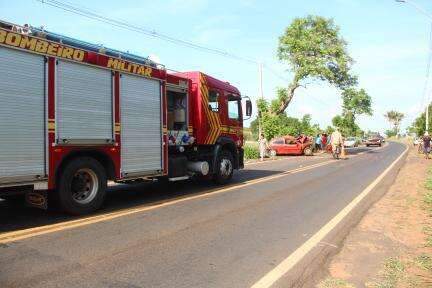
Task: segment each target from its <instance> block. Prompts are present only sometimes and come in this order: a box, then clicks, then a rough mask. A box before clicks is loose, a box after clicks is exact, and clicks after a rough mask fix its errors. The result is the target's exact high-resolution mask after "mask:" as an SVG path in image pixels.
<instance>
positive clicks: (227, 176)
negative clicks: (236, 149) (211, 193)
mask: <svg viewBox="0 0 432 288" xmlns="http://www.w3.org/2000/svg"><path fill="white" fill-rule="evenodd" d="M216 161H217V163H216V171H215V173H214V175H213V181H214V182H215V183H216V184H226V183H227V182H229V181H230V180H231V178H232V176H233V172H234V160H233V156H232V154H231V152H229V151H227V150H222V151H221V152H220V153H219V156H218V157H217V160H216Z"/></svg>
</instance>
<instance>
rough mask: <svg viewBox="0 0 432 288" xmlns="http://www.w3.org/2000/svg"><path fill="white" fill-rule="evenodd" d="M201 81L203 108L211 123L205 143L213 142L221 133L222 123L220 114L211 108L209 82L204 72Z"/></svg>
mask: <svg viewBox="0 0 432 288" xmlns="http://www.w3.org/2000/svg"><path fill="white" fill-rule="evenodd" d="M200 78H201V79H200V82H201V94H202V97H203V100H204V101H203V106H204V107H203V108H204V111H205V114H206V117H207V120H208V122H209V125H210V129H209V133H208V134H207V137H206V140H205V141H204V143H205V144H213V143H215V141H216V138H217V137H218V134H219V133H220V132H219V131H218V130H219V129H218V126H220V124H219V125H218V122H219V123H220V119H219V115H218V114H217V113H215V112H212V111H210V110H209V108H208V105H209V94H208V88H207V83H206V80H205V77H204V75H203V74H201V75H200ZM218 120H219V121H218Z"/></svg>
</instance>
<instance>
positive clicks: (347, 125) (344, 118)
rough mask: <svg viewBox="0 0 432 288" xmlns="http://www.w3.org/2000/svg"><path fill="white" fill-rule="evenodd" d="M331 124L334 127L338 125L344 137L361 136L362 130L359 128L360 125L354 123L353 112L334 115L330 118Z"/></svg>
mask: <svg viewBox="0 0 432 288" xmlns="http://www.w3.org/2000/svg"><path fill="white" fill-rule="evenodd" d="M332 124H333V126H334V127H338V128H339V129H340V131H341V133H342V135H344V136H345V137H348V136H358V137H361V136H363V134H364V132H363V131H362V130H361V129H360V127H359V126H358V125H357V124H356V123H355V119H354V117H353V114H350V113H348V114H343V115H336V116H335V117H333V119H332Z"/></svg>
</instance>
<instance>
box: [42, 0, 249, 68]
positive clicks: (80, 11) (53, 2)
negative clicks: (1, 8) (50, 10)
mask: <svg viewBox="0 0 432 288" xmlns="http://www.w3.org/2000/svg"><path fill="white" fill-rule="evenodd" d="M36 1H38V2H41V3H42V4H46V5H49V6H52V7H55V8H58V9H61V10H64V11H67V12H71V13H73V14H77V15H80V16H83V17H86V18H89V19H92V20H96V21H99V22H103V23H106V24H109V25H112V26H115V27H118V28H122V29H125V30H129V31H133V32H137V33H140V34H143V35H146V36H150V37H154V38H159V39H161V40H164V41H167V42H171V43H174V44H179V45H182V46H186V47H189V48H193V49H196V50H201V51H206V52H209V53H213V54H217V55H220V56H224V57H229V58H233V59H237V60H241V61H244V62H248V63H253V64H258V62H257V61H256V60H254V59H251V58H248V57H243V56H238V55H235V54H233V53H230V52H228V51H225V50H222V49H218V48H212V47H207V46H204V45H200V44H197V43H194V42H191V41H187V40H183V39H179V38H175V37H172V36H169V35H167V34H163V33H159V32H157V31H156V30H154V29H149V28H144V27H140V26H136V25H133V24H130V23H128V22H126V21H123V20H117V19H113V18H109V17H105V16H102V15H100V14H98V13H96V12H93V11H90V10H89V9H87V8H79V7H77V6H74V5H72V4H70V3H67V2H64V1H57V0H36Z"/></svg>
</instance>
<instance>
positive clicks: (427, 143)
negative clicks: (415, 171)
mask: <svg viewBox="0 0 432 288" xmlns="http://www.w3.org/2000/svg"><path fill="white" fill-rule="evenodd" d="M430 150H431V137H430V136H429V133H428V132H427V131H426V132H425V133H424V136H423V152H424V154H425V157H426V159H429V153H430Z"/></svg>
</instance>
